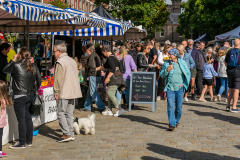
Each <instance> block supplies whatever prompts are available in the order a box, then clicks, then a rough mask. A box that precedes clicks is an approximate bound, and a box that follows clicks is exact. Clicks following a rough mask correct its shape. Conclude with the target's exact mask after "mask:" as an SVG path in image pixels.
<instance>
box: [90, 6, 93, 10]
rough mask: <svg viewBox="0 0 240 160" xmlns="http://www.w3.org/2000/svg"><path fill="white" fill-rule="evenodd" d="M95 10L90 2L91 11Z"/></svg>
mask: <svg viewBox="0 0 240 160" xmlns="http://www.w3.org/2000/svg"><path fill="white" fill-rule="evenodd" d="M92 10H93V8H92V4H90V12H91V11H92Z"/></svg>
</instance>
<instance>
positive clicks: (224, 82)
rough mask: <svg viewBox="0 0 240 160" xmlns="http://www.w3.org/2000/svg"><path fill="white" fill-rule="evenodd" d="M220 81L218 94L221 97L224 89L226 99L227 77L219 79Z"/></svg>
mask: <svg viewBox="0 0 240 160" xmlns="http://www.w3.org/2000/svg"><path fill="white" fill-rule="evenodd" d="M220 81H221V87H220V89H219V93H218V94H220V95H221V96H222V93H223V91H224V90H225V89H226V98H227V93H228V89H229V88H228V79H227V77H220Z"/></svg>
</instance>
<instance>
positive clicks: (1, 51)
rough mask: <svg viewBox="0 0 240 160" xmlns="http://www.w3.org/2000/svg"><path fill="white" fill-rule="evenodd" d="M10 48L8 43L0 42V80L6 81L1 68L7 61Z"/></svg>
mask: <svg viewBox="0 0 240 160" xmlns="http://www.w3.org/2000/svg"><path fill="white" fill-rule="evenodd" d="M9 50H10V45H9V44H8V43H2V44H1V45H0V80H2V81H4V82H6V74H5V73H4V72H3V68H4V67H5V66H6V65H7V64H8V63H7V54H8V52H9Z"/></svg>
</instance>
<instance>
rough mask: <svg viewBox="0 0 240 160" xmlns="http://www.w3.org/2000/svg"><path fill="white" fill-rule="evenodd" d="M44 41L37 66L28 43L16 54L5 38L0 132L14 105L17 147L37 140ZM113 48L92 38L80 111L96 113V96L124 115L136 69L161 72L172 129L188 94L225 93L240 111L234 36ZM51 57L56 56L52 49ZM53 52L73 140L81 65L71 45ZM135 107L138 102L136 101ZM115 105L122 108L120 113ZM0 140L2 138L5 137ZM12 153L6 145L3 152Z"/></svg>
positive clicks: (64, 120)
mask: <svg viewBox="0 0 240 160" xmlns="http://www.w3.org/2000/svg"><path fill="white" fill-rule="evenodd" d="M43 46H44V41H40V43H39V44H38V48H40V49H39V52H38V54H37V55H36V62H37V63H36V65H35V64H34V63H32V62H31V60H30V57H31V53H30V51H29V50H28V48H26V47H22V48H21V49H20V51H19V53H17V54H16V53H15V52H14V51H13V50H12V49H11V47H12V45H11V44H10V43H7V42H5V41H2V44H1V45H0V56H1V57H0V105H1V118H0V136H1V137H2V134H3V128H4V127H5V126H6V116H5V114H6V108H7V107H8V106H9V105H12V104H13V106H14V110H15V114H16V117H17V121H18V129H19V142H17V143H15V144H14V145H12V146H11V147H10V148H12V149H21V148H25V146H31V145H32V137H33V134H32V131H33V123H32V119H31V115H30V113H29V107H30V105H31V102H32V101H33V98H34V95H35V92H36V91H37V90H38V89H39V87H40V84H41V66H40V61H41V59H42V58H43V57H45V53H44V52H45V51H44V47H43ZM49 46H50V45H49ZM111 50H112V49H111V47H110V46H108V45H104V46H100V47H99V48H97V49H95V46H94V45H93V44H91V43H89V44H87V45H86V46H85V51H86V52H85V55H84V56H85V57H87V58H86V65H85V66H84V67H85V75H86V77H87V78H88V90H87V94H86V100H85V103H84V108H82V109H80V111H83V112H91V104H92V101H94V102H95V104H96V106H97V108H98V110H97V112H99V113H101V114H102V115H106V116H115V117H118V116H121V115H122V114H124V113H125V110H124V109H123V108H122V107H121V100H122V99H123V102H124V104H126V105H127V107H129V106H128V105H129V94H130V93H129V92H130V79H131V72H155V73H156V82H157V83H156V86H157V87H156V100H157V101H159V100H167V107H168V108H167V113H168V120H169V130H170V131H173V130H174V129H175V128H177V127H178V126H179V124H180V118H181V115H182V103H183V101H184V102H188V94H191V99H193V100H196V94H198V95H200V98H199V101H202V102H207V100H206V99H205V98H204V96H205V95H206V93H207V92H209V95H210V97H211V99H210V101H212V102H214V101H222V100H223V94H225V97H226V99H225V100H224V101H225V102H227V104H226V110H228V111H231V112H240V110H239V109H237V108H236V105H237V100H238V97H239V90H240V69H239V67H240V60H239V58H240V56H239V52H240V40H239V39H236V40H235V41H234V46H233V47H230V45H229V43H228V42H225V43H224V45H223V46H222V47H221V46H219V45H215V46H214V47H213V48H212V47H208V48H206V47H205V42H196V43H195V44H194V41H193V40H192V39H189V40H188V41H183V42H182V43H181V44H179V45H177V44H176V43H171V42H170V41H169V40H168V41H166V42H165V44H164V45H162V46H161V45H160V43H159V42H155V41H154V40H151V41H149V42H147V43H146V44H141V43H136V44H134V43H126V44H125V45H122V46H117V47H114V48H113V53H112V52H111ZM47 56H48V57H49V56H50V52H49V53H47ZM53 56H54V58H55V61H54V62H55V65H54V67H53V72H51V73H52V74H53V75H54V84H53V89H54V96H55V99H56V101H57V117H58V121H59V125H60V128H61V130H62V132H63V136H62V137H61V138H60V140H59V142H65V141H73V140H74V139H75V138H74V129H73V112H74V109H75V107H74V99H76V98H81V97H82V92H81V88H80V85H79V77H78V66H77V64H76V63H75V61H74V60H73V59H72V58H71V57H69V55H68V53H67V47H66V45H65V44H58V45H55V46H54V49H53ZM7 74H11V76H12V86H11V87H12V90H13V97H12V101H13V102H12V101H11V99H10V97H9V95H8V92H7V86H6V77H7ZM100 84H101V85H102V86H103V88H104V89H103V92H105V93H106V96H105V97H104V98H103V97H100V96H99V94H98V86H99V85H100ZM224 91H225V93H224ZM214 92H215V94H216V95H217V96H216V97H214ZM232 99H233V103H232V108H231V107H230V103H231V100H232ZM105 100H107V101H108V106H107V107H106V106H105V104H104V101H105ZM130 107H134V104H132V106H130ZM113 108H115V109H116V110H115V113H114V111H113ZM0 139H1V142H2V138H0ZM1 146H2V145H1ZM6 155H7V154H6V153H4V152H2V149H1V151H0V156H6Z"/></svg>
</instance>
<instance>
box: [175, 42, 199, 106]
mask: <svg viewBox="0 0 240 160" xmlns="http://www.w3.org/2000/svg"><path fill="white" fill-rule="evenodd" d="M177 49H178V51H179V53H180V58H181V59H182V60H184V61H185V62H186V63H187V65H188V68H189V70H190V71H191V69H193V67H194V66H195V62H194V60H193V58H192V56H191V55H190V54H189V53H187V52H185V48H184V46H183V45H179V46H178V48H177ZM189 87H191V85H189ZM188 89H190V88H188ZM188 89H187V90H186V92H185V93H184V98H183V100H184V101H185V102H188V98H187V95H188Z"/></svg>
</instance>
